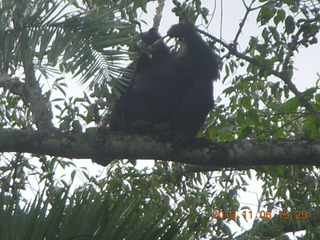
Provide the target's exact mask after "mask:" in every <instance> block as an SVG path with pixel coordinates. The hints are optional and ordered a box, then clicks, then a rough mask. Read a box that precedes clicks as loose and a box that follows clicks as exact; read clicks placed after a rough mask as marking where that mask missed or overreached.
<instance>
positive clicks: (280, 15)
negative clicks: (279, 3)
mask: <svg viewBox="0 0 320 240" xmlns="http://www.w3.org/2000/svg"><path fill="white" fill-rule="evenodd" d="M285 17H286V12H285V11H284V10H283V9H278V11H277V15H276V16H275V17H274V18H273V21H274V24H275V25H276V26H277V25H278V24H279V23H280V22H283V21H284V19H285Z"/></svg>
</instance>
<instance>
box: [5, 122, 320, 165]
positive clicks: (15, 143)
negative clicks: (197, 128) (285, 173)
mask: <svg viewBox="0 0 320 240" xmlns="http://www.w3.org/2000/svg"><path fill="white" fill-rule="evenodd" d="M205 145H206V146H202V147H198V148H190V147H189V148H180V147H179V148H174V147H173V146H172V144H170V143H168V142H162V141H159V140H158V139H156V138H152V137H149V136H141V135H129V136H127V135H126V136H125V135H118V134H117V135H113V134H109V133H108V131H106V132H105V133H104V132H102V131H99V130H97V129H96V128H91V129H88V130H87V131H86V132H85V133H82V134H70V133H68V134H64V133H61V132H59V131H56V132H52V133H50V134H48V133H47V132H42V131H34V130H15V129H2V130H0V151H1V152H26V153H34V154H41V155H51V156H59V157H66V158H80V159H86V158H89V159H99V161H98V163H100V164H103V165H107V164H108V163H109V162H110V161H111V160H112V159H123V158H130V159H159V160H166V161H174V162H181V163H188V164H193V165H202V166H209V167H210V168H211V169H217V168H220V167H234V168H237V167H240V168H243V167H250V168H251V167H254V166H261V165H292V164H294V165H320V161H319V159H320V141H311V140H295V141H289V140H250V141H249V140H245V141H234V142H226V143H211V144H207V143H206V144H205Z"/></svg>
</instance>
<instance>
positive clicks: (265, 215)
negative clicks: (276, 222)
mask: <svg viewBox="0 0 320 240" xmlns="http://www.w3.org/2000/svg"><path fill="white" fill-rule="evenodd" d="M212 214H213V215H212V219H227V220H233V219H236V218H239V217H240V216H242V217H243V218H244V219H258V218H259V219H271V218H273V217H274V216H275V215H278V216H279V218H280V219H292V218H294V219H307V218H308V217H309V215H308V213H307V211H294V212H289V211H286V210H285V211H279V212H277V213H276V214H273V213H272V211H265V210H261V211H259V212H257V213H256V214H254V212H253V211H249V210H244V211H241V212H237V211H221V210H214V211H212Z"/></svg>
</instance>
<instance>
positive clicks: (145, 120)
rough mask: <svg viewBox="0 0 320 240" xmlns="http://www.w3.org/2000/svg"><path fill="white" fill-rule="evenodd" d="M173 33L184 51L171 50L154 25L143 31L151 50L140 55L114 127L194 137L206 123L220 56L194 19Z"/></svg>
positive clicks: (116, 108) (116, 110)
mask: <svg viewBox="0 0 320 240" xmlns="http://www.w3.org/2000/svg"><path fill="white" fill-rule="evenodd" d="M168 36H169V37H173V38H178V39H179V40H180V41H181V42H182V43H183V45H184V46H183V48H182V50H181V51H179V52H178V53H175V52H171V51H170V50H169V48H168V47H167V46H166V44H165V43H164V42H163V41H162V40H159V39H161V37H160V35H159V33H158V32H157V31H156V29H154V28H152V29H150V30H149V31H148V32H144V33H142V34H141V41H142V43H144V44H145V45H147V46H151V50H150V51H149V52H148V53H142V54H141V56H140V57H139V58H138V59H137V61H136V63H135V71H134V73H133V75H132V78H131V82H130V85H129V87H128V89H127V90H126V92H125V93H123V94H122V96H121V97H120V99H119V100H118V102H117V103H116V105H115V106H114V108H113V109H112V111H111V118H110V129H111V130H114V131H119V132H125V133H138V134H150V133H155V134H157V135H160V136H165V137H167V138H169V139H183V138H184V139H190V138H193V137H195V136H196V134H197V132H198V130H199V129H200V128H201V126H202V125H203V123H204V121H205V118H206V116H207V114H208V112H209V111H210V110H211V108H212V106H213V84H212V80H214V79H216V78H217V77H218V75H219V72H218V64H217V60H216V57H215V55H214V53H213V52H212V50H211V49H210V47H209V46H208V45H207V44H206V43H205V42H204V41H203V39H202V38H201V36H200V35H199V34H198V31H197V28H196V27H195V26H194V25H192V24H191V23H180V24H176V25H173V26H172V27H171V28H170V29H169V31H168ZM158 40H159V41H158Z"/></svg>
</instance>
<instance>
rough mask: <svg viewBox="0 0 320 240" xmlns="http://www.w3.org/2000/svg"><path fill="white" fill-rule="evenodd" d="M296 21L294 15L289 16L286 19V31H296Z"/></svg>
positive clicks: (289, 32) (288, 32)
mask: <svg viewBox="0 0 320 240" xmlns="http://www.w3.org/2000/svg"><path fill="white" fill-rule="evenodd" d="M294 29H295V22H294V19H293V17H292V16H288V17H287V18H286V20H285V32H286V33H287V34H291V33H293V32H294Z"/></svg>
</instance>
